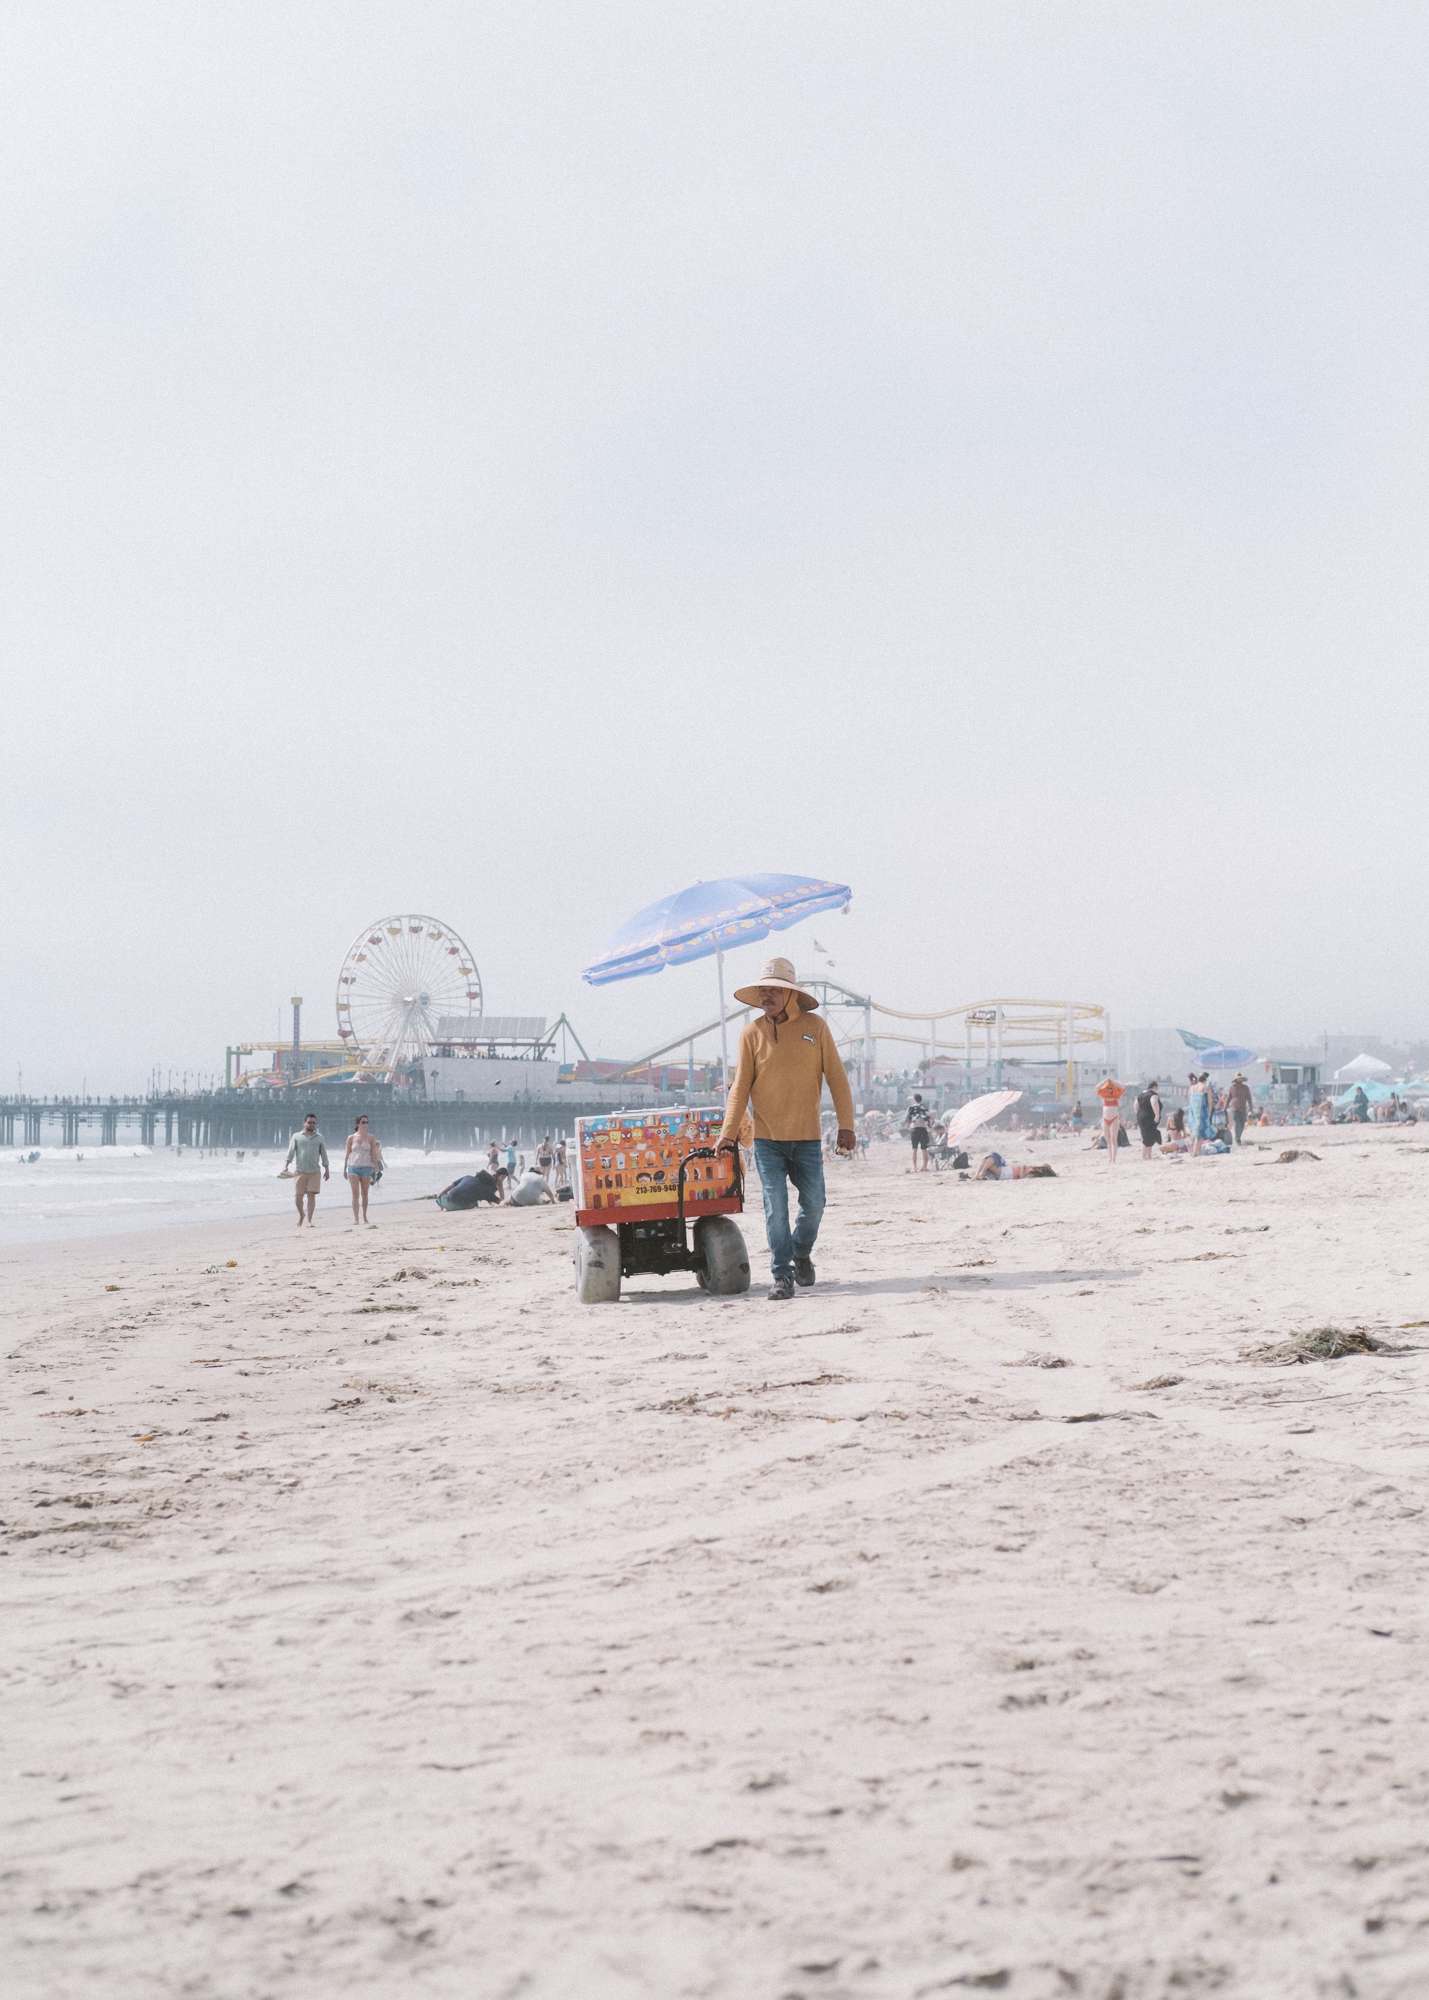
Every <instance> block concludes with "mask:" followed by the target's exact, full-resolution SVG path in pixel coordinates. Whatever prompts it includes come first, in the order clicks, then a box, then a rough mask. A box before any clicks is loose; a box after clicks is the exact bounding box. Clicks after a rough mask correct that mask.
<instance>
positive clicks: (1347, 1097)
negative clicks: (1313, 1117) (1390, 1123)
mask: <svg viewBox="0 0 1429 2000" xmlns="http://www.w3.org/2000/svg"><path fill="white" fill-rule="evenodd" d="M1357 1090H1362V1091H1363V1092H1364V1094H1365V1096H1366V1097H1367V1098H1368V1099H1369V1101H1370V1103H1371V1104H1385V1103H1387V1102H1388V1101H1389V1099H1390V1098H1391V1097H1393V1095H1394V1092H1393V1091H1392V1090H1391V1089H1390V1087H1389V1085H1388V1084H1387V1083H1376V1082H1375V1080H1374V1078H1373V1077H1367V1078H1366V1079H1365V1081H1364V1082H1363V1083H1352V1084H1349V1085H1348V1086H1347V1087H1346V1088H1345V1089H1344V1090H1342V1091H1341V1092H1340V1094H1339V1096H1338V1097H1337V1098H1336V1099H1335V1104H1336V1106H1337V1107H1338V1109H1339V1110H1341V1111H1347V1110H1348V1109H1349V1107H1350V1106H1351V1105H1352V1104H1353V1103H1354V1101H1355V1092H1356V1091H1357Z"/></svg>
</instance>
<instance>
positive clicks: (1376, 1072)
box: [1335, 1055, 1394, 1083]
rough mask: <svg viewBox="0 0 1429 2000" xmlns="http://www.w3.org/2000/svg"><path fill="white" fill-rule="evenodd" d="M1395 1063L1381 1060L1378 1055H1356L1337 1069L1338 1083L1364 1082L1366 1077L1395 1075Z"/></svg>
mask: <svg viewBox="0 0 1429 2000" xmlns="http://www.w3.org/2000/svg"><path fill="white" fill-rule="evenodd" d="M1393 1075H1394V1064H1393V1063H1387V1062H1381V1061H1380V1059H1379V1057H1378V1056H1364V1055H1361V1056H1356V1057H1355V1059H1354V1061H1353V1062H1347V1063H1346V1064H1345V1066H1344V1068H1343V1069H1337V1070H1336V1071H1335V1081H1336V1083H1363V1082H1364V1080H1365V1079H1366V1077H1371V1076H1393Z"/></svg>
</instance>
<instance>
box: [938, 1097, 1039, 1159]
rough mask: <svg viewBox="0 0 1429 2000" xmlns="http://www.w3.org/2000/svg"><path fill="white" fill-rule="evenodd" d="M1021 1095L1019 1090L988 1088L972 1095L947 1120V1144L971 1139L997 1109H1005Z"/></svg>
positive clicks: (951, 1144)
mask: <svg viewBox="0 0 1429 2000" xmlns="http://www.w3.org/2000/svg"><path fill="white" fill-rule="evenodd" d="M1021 1095H1022V1092H1021V1091H1020V1090H989V1091H987V1092H986V1093H985V1094H984V1095H983V1096H982V1097H974V1098H973V1099H972V1100H971V1102H970V1103H967V1104H965V1105H964V1106H963V1107H962V1109H961V1110H960V1111H955V1112H954V1113H953V1116H952V1117H951V1118H950V1119H949V1120H948V1144H949V1145H950V1146H960V1145H962V1143H963V1141H964V1140H965V1139H971V1137H972V1135H973V1133H974V1132H976V1131H977V1129H978V1127H979V1126H981V1125H986V1124H987V1123H988V1122H989V1121H990V1120H991V1119H993V1118H996V1116H997V1114H998V1112H999V1111H1006V1109H1007V1107H1008V1105H1009V1104H1015V1103H1016V1102H1017V1100H1018V1098H1019V1097H1021Z"/></svg>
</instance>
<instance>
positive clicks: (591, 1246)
mask: <svg viewBox="0 0 1429 2000" xmlns="http://www.w3.org/2000/svg"><path fill="white" fill-rule="evenodd" d="M573 1256H574V1260H575V1267H576V1297H577V1298H578V1299H579V1300H580V1302H581V1304H582V1305H583V1306H610V1305H614V1304H615V1303H616V1301H617V1300H618V1299H619V1297H620V1238H619V1237H618V1236H617V1235H616V1233H615V1231H614V1230H613V1229H612V1228H610V1226H609V1225H608V1224H607V1223H604V1222H597V1223H595V1224H594V1225H593V1226H592V1227H591V1228H589V1229H578V1230H577V1231H576V1247H575V1250H574V1252H573Z"/></svg>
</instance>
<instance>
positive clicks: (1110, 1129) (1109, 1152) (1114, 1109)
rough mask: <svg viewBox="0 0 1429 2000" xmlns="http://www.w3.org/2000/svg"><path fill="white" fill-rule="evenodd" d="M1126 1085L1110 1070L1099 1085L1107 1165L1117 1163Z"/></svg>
mask: <svg viewBox="0 0 1429 2000" xmlns="http://www.w3.org/2000/svg"><path fill="white" fill-rule="evenodd" d="M1125 1089H1126V1085H1125V1084H1124V1083H1118V1082H1117V1080H1116V1078H1115V1077H1114V1076H1113V1075H1112V1073H1111V1071H1110V1070H1108V1071H1107V1073H1106V1075H1105V1076H1104V1077H1103V1078H1102V1080H1101V1082H1100V1083H1099V1084H1098V1085H1097V1096H1098V1097H1099V1098H1100V1099H1101V1101H1102V1137H1103V1138H1104V1139H1105V1140H1106V1158H1107V1165H1108V1166H1109V1167H1114V1166H1115V1165H1116V1155H1117V1148H1118V1147H1119V1146H1120V1145H1121V1100H1122V1095H1123V1093H1124V1092H1125Z"/></svg>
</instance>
